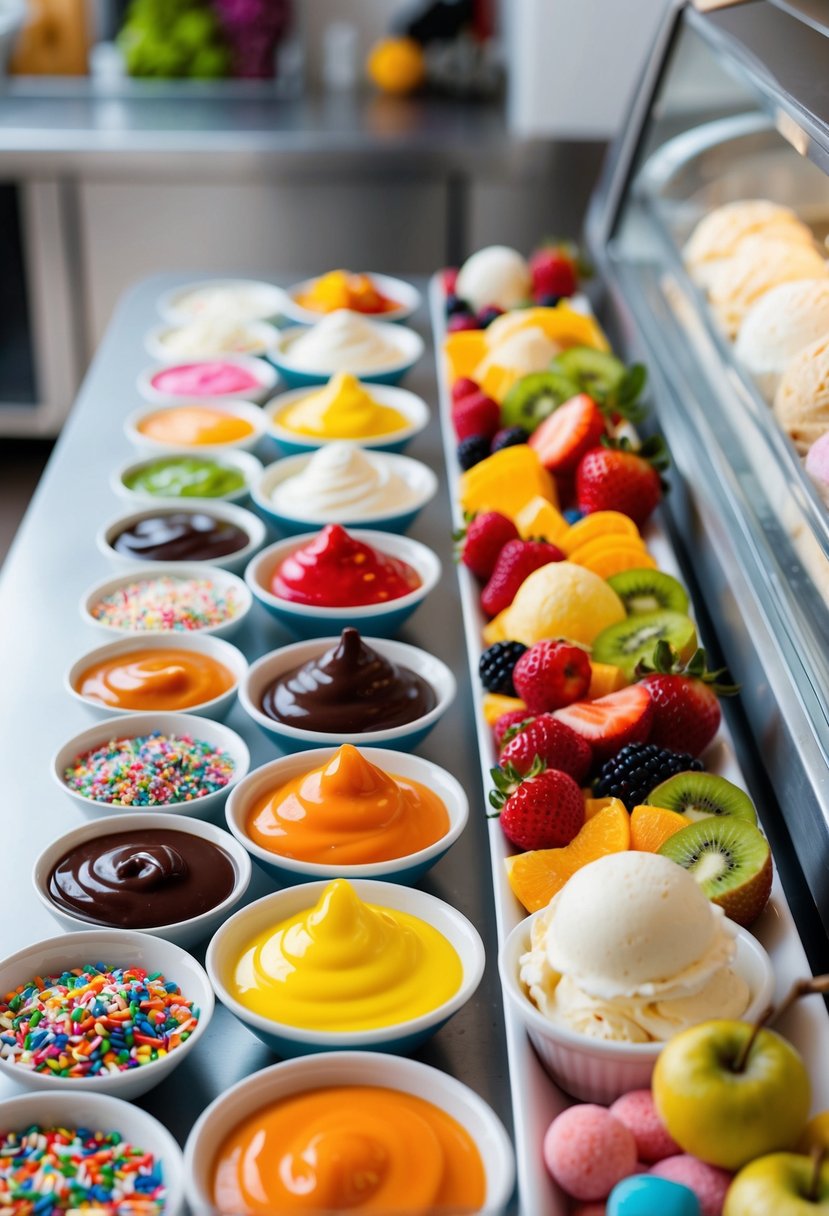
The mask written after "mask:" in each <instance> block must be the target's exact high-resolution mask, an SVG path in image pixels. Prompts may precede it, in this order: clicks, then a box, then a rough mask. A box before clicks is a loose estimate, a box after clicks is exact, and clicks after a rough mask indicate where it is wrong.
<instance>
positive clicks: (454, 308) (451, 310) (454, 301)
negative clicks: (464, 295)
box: [444, 295, 472, 317]
mask: <svg viewBox="0 0 829 1216" xmlns="http://www.w3.org/2000/svg"><path fill="white" fill-rule="evenodd" d="M444 307H445V308H446V315H447V317H451V316H454V314H455V313H456V312H472V309H471V308H470V307H469V305H468V304H467V302H466V300H462V299H461V297H460V296H456V295H451V296H447V297H446V302H445V305H444Z"/></svg>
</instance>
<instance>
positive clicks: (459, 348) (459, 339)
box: [443, 329, 487, 384]
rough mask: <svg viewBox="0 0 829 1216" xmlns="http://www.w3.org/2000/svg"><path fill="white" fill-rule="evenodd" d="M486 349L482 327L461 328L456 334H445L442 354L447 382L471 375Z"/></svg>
mask: <svg viewBox="0 0 829 1216" xmlns="http://www.w3.org/2000/svg"><path fill="white" fill-rule="evenodd" d="M486 349H487V348H486V331H485V330H483V329H462V330H460V331H459V332H458V333H456V334H447V335H446V337H445V338H444V340H443V354H444V358H445V359H446V370H447V374H448V378H449V383H450V384H454V382H455V381H456V380H460V379H461V377H462V376H471V375H472V373H473V372H474V370H475V368H476V367H477V366H478V364H479V363H480V361H481V359H483V357H484V355H485V354H486Z"/></svg>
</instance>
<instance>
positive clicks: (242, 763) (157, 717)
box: [51, 713, 250, 822]
mask: <svg viewBox="0 0 829 1216" xmlns="http://www.w3.org/2000/svg"><path fill="white" fill-rule="evenodd" d="M155 730H158V731H161V732H162V733H163V734H165V735H171V736H173V737H174V738H181V737H182V736H184V735H189V736H191V737H192V738H193V739H197V740H200V741H201V742H204V743H209V744H211V746H213V747H218V748H221V749H222V751H225V752H227V753H228V755H229V756H230V757H231V759H232V761H233V772H232V774H231V776H230V780H229V781H228V783H227V785H225V786H223V787H222V789H220V790H215V791H214V792H213V793H212V794H204V795H203V796H202V797H201V798H193V799H192V801H190V802H173V803H163V804H160V805H159V806H158V807H157V808H156V809H158V810H159V811H163V812H165V813H166V814H172V815H178V816H181V817H182V818H188V817H192V818H194V819H213V820H215V821H216V822H218V821H219V819H220V816H221V813H222V810H223V808H224V804H225V801H226V800H227V796H228V794H229V793H230V791H231V790H232V789H233V787H234V785H237V784H238V783H239V782H240V781H241V780H242V778H243V777H244V776H245V775H246V774H247V771H248V769H249V768H250V752H249V751H248V748H247V744H246V743H245V741H244V739H242V738H241V736H240V735H237V734H236V731H235V730H231V729H230V727H228V726H223V725H222V724H221V723H220V722H211V721H210V719H209V718H199V717H196V715H195V714H163V713H150V714H124V716H123V717H121V718H116V719H113V718H106V719H105V720H104V721H103V722H98V723H97V724H96V725H95V726H90V727H88V728H87V729H86V730H82V731H81V732H80V734H77V735H73V736H72V738H71V739H67V741H66V743H64V744H63V746H62V747H59V748H58V750H57V751H56V752H55V754H54V756H53V757H52V763H51V770H52V776H53V777H54V779H55V781H56V782H57V783H58V785H59V786H60V788H61V789H62V790H63V792H64V794H66V795H67V797H69V798H71V799H72V800H73V802H75V803H76V805H77V806H78V807H80V809H81V810H82V811H83V813H84V815H86V816H87V817H89V818H93V819H101V818H103V817H104V816H105V815H113V814H117V813H118V811H119V809H124V810H126V811H135V810H141V811H143V810H148V811H149V812H150V813H152V811H153V809H154V808H152V807H149V808H147V807H143V806H139V807H136V806H130V807H124V808H120V807H119V806H117V805H115V804H113V803H111V802H96V801H95V800H94V799H92V798H87V797H85V796H84V795H83V794H80V793H78V792H77V791H76V790H71V789H70V788H69V786H68V785H67V784H66V782H65V781H64V779H63V774H64V772H65V770H66V769H67V768H68V767H69V765H70V764H71V763H72V761H73V760H74V759H75V758H76V757H77V756H80V755H82V754H83V753H84V752H88V751H92V750H93V749H94V748H96V747H101V746H103V744H105V743H108V742H110V741H111V740H113V739H134V738H137V737H138V736H139V735H148V734H150V733H151V732H152V731H155Z"/></svg>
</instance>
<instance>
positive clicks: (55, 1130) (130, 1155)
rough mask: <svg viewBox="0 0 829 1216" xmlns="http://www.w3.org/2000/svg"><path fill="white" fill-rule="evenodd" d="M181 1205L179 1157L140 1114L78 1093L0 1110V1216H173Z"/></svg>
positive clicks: (3, 1105)
mask: <svg viewBox="0 0 829 1216" xmlns="http://www.w3.org/2000/svg"><path fill="white" fill-rule="evenodd" d="M21 1192H25V1194H26V1198H25V1199H21V1197H20V1195H21ZM183 1199H184V1166H183V1162H182V1156H181V1149H180V1148H179V1146H178V1145H177V1144H176V1142H175V1140H174V1139H173V1137H172V1136H171V1135H170V1133H169V1132H168V1131H167V1129H166V1128H165V1127H163V1126H162V1125H161V1124H160V1123H159V1121H158V1120H157V1119H154V1118H153V1116H152V1115H148V1114H147V1112H146V1111H144V1110H142V1109H141V1108H140V1107H139V1106H134V1105H133V1104H132V1103H131V1102H125V1101H123V1100H122V1099H121V1098H113V1097H112V1096H111V1095H110V1094H95V1093H78V1092H77V1091H76V1090H74V1091H73V1092H71V1093H60V1092H55V1091H54V1090H51V1091H50V1092H49V1093H42V1094H23V1095H21V1096H20V1097H18V1098H7V1099H6V1100H5V1101H2V1102H0V1211H2V1212H5V1213H14V1214H16V1216H31V1214H32V1213H35V1212H36V1213H37V1214H38V1216H55V1214H56V1213H59V1212H77V1211H88V1212H89V1213H90V1216H91V1214H92V1212H93V1211H94V1212H95V1213H98V1216H103V1214H104V1213H114V1212H118V1213H121V1214H122V1216H162V1213H163V1216H178V1214H179V1213H180V1212H181V1210H182V1206H183Z"/></svg>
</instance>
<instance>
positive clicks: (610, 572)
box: [571, 546, 656, 579]
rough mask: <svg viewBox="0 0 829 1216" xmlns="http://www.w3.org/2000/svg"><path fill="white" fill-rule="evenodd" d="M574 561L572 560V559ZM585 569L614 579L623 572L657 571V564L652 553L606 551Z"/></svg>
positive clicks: (631, 550)
mask: <svg viewBox="0 0 829 1216" xmlns="http://www.w3.org/2000/svg"><path fill="white" fill-rule="evenodd" d="M571 560H572V558H571ZM585 569H587V570H592V571H593V573H594V574H598V576H599V578H605V579H607V578H613V576H614V575H615V574H621V573H622V571H623V570H655V569H656V562H655V561H654V559H653V558H652V557H651V555H650V553H646V552H643V550H641V549H626V548H624V547H623V546H620V547H619V548H618V549H606V550H605V552H604V553H596V554H594V555H593V557H591V559H590V562H589V564H587V563H585Z"/></svg>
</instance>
